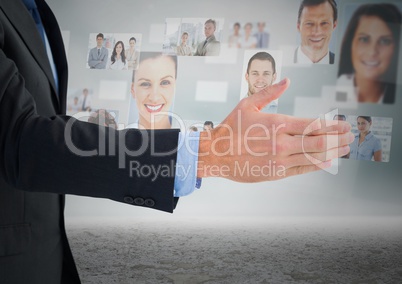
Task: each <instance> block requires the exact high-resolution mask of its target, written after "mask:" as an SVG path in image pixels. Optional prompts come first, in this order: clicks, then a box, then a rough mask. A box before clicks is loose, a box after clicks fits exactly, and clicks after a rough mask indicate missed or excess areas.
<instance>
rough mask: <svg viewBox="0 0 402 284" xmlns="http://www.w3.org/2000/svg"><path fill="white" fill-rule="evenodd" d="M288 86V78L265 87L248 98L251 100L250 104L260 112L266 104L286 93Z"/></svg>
mask: <svg viewBox="0 0 402 284" xmlns="http://www.w3.org/2000/svg"><path fill="white" fill-rule="evenodd" d="M289 85H290V80H289V79H288V78H285V79H283V80H282V81H280V82H279V83H277V84H274V85H272V86H269V87H266V88H265V89H263V90H261V91H259V92H258V93H255V94H254V95H252V96H250V97H249V98H250V99H251V103H252V104H253V105H254V106H255V107H256V108H258V109H259V110H261V109H262V108H263V107H265V106H266V105H267V104H269V103H270V102H272V101H273V100H276V99H277V98H279V97H280V96H281V95H282V94H283V92H285V91H286V89H287V88H288V87H289Z"/></svg>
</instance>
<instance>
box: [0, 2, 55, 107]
mask: <svg viewBox="0 0 402 284" xmlns="http://www.w3.org/2000/svg"><path fill="white" fill-rule="evenodd" d="M38 2H39V1H38ZM2 7H3V10H4V12H5V14H6V16H7V17H8V19H9V21H10V22H11V24H12V25H13V26H14V28H15V29H16V31H17V32H18V33H19V34H20V35H21V39H22V40H23V41H24V42H25V45H26V46H27V48H28V49H29V50H30V52H31V54H32V56H33V57H34V58H35V60H36V62H37V63H38V65H39V66H40V67H41V68H42V70H43V72H44V73H45V74H46V77H47V78H48V80H49V82H50V85H51V86H52V88H53V93H54V95H55V96H56V99H57V100H58V96H57V93H58V92H56V85H55V82H54V78H53V73H52V69H51V67H50V63H49V58H48V56H47V53H46V49H45V45H44V43H43V41H42V38H41V37H40V35H39V33H38V30H37V28H36V24H35V22H34V20H33V18H32V17H31V15H30V14H29V12H28V11H27V9H26V8H25V6H24V4H23V3H22V1H19V0H18V1H15V0H13V1H3V2H2Z"/></svg>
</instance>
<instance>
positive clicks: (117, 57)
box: [107, 40, 127, 70]
mask: <svg viewBox="0 0 402 284" xmlns="http://www.w3.org/2000/svg"><path fill="white" fill-rule="evenodd" d="M107 69H112V70H127V61H126V55H125V51H124V43H123V42H122V41H120V40H119V41H118V42H116V44H115V45H114V48H113V52H112V56H111V57H110V61H109V64H108V67H107Z"/></svg>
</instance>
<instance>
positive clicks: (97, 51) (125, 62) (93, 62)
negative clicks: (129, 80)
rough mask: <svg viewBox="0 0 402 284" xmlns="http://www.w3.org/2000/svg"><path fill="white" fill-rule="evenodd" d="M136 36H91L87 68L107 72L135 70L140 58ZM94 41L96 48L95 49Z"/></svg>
mask: <svg viewBox="0 0 402 284" xmlns="http://www.w3.org/2000/svg"><path fill="white" fill-rule="evenodd" d="M140 39H141V35H138V34H136V35H135V36H134V35H130V34H107V35H106V36H105V34H103V33H98V34H90V36H89V50H88V60H87V68H90V69H107V70H135V69H137V67H138V59H139V56H140V51H139V46H140V44H139V43H138V44H137V41H139V40H140ZM93 40H96V44H95V45H96V46H95V47H93V45H94V44H93Z"/></svg>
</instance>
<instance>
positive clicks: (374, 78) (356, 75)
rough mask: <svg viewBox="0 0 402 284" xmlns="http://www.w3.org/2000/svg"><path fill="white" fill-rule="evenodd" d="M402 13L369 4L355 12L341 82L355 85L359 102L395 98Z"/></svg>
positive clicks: (344, 44)
mask: <svg viewBox="0 0 402 284" xmlns="http://www.w3.org/2000/svg"><path fill="white" fill-rule="evenodd" d="M400 30H401V12H400V11H399V10H398V8H397V7H396V6H395V5H393V4H367V5H362V6H360V7H359V8H358V9H357V10H356V12H355V13H354V14H353V16H352V18H351V20H350V22H349V25H348V27H347V29H346V32H345V35H344V37H343V41H342V46H341V57H340V61H339V71H338V85H347V86H354V87H355V94H356V98H357V101H358V102H371V103H386V104H392V103H394V101H395V88H396V79H397V64H398V51H399V44H400V43H399V39H400Z"/></svg>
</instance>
